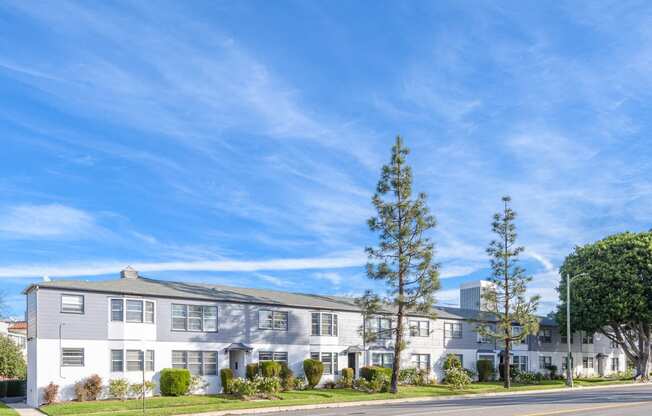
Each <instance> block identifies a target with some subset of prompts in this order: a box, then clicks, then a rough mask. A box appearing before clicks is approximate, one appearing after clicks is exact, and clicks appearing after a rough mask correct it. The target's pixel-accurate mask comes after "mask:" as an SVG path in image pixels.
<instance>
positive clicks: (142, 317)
mask: <svg viewBox="0 0 652 416" xmlns="http://www.w3.org/2000/svg"><path fill="white" fill-rule="evenodd" d="M110 305H111V321H112V322H122V321H126V322H129V323H146V324H153V323H154V309H155V308H154V302H153V301H150V300H144V299H125V298H111V299H110Z"/></svg>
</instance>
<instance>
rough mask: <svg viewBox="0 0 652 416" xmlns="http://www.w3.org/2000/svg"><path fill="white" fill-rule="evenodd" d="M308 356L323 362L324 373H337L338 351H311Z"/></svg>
mask: <svg viewBox="0 0 652 416" xmlns="http://www.w3.org/2000/svg"><path fill="white" fill-rule="evenodd" d="M310 358H311V359H313V360H317V361H321V363H322V364H324V374H338V371H339V364H338V353H336V352H322V353H318V352H311V353H310Z"/></svg>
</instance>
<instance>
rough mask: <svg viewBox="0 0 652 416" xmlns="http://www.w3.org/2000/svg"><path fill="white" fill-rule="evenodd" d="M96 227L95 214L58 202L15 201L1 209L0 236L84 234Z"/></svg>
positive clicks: (67, 236)
mask: <svg viewBox="0 0 652 416" xmlns="http://www.w3.org/2000/svg"><path fill="white" fill-rule="evenodd" d="M98 230H99V227H98V225H97V224H96V222H95V219H94V217H93V216H92V215H91V214H89V213H87V212H85V211H83V210H80V209H77V208H73V207H69V206H66V205H61V204H46V205H17V206H12V207H6V208H5V209H4V210H0V233H2V234H0V238H4V239H13V238H39V239H48V238H83V237H88V236H89V235H90V234H92V233H94V232H96V231H98Z"/></svg>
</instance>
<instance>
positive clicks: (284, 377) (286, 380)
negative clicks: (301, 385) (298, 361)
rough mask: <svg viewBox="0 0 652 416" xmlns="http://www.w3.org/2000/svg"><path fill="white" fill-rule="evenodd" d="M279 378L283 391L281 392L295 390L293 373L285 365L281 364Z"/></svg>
mask: <svg viewBox="0 0 652 416" xmlns="http://www.w3.org/2000/svg"><path fill="white" fill-rule="evenodd" d="M280 377H281V388H282V389H283V391H288V390H292V389H294V388H295V385H296V382H295V379H294V372H293V371H292V369H291V368H290V367H289V366H288V365H287V364H286V363H282V364H281V374H280Z"/></svg>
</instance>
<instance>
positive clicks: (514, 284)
mask: <svg viewBox="0 0 652 416" xmlns="http://www.w3.org/2000/svg"><path fill="white" fill-rule="evenodd" d="M502 201H503V204H504V208H503V211H502V212H500V213H496V214H494V220H493V222H492V224H491V228H492V231H493V232H494V233H495V234H496V237H497V238H496V239H495V240H493V241H491V243H490V244H489V247H488V248H487V254H488V255H489V256H490V258H491V260H490V262H491V273H492V276H491V278H490V279H489V280H490V281H491V283H492V285H491V286H489V287H486V288H484V290H483V293H482V298H483V300H484V301H485V305H486V306H485V307H486V309H487V311H488V312H491V313H493V314H494V315H495V316H496V320H497V322H496V328H495V329H493V328H491V327H490V326H489V325H487V324H481V325H480V326H479V327H478V331H479V332H480V334H482V335H483V336H486V337H489V338H493V339H496V340H499V341H500V342H501V343H502V344H503V345H504V348H503V357H504V359H503V370H504V377H503V378H504V387H505V388H506V389H508V388H510V387H511V377H510V374H509V370H510V367H509V365H510V359H509V357H510V351H511V348H512V343H514V342H521V341H523V340H524V339H525V338H526V337H527V336H528V335H529V334H534V333H536V332H537V331H538V330H539V320H538V318H537V317H536V315H535V313H536V310H537V307H538V305H539V296H533V297H531V298H529V299H527V297H526V291H527V284H528V283H529V282H530V281H531V280H532V277H531V276H527V275H526V274H525V269H524V268H523V267H521V266H520V265H519V263H518V262H519V255H520V254H521V253H522V252H523V250H525V248H524V247H522V246H518V245H517V244H516V237H517V234H516V225H515V224H514V220H515V219H516V212H515V211H514V210H512V209H511V208H510V206H509V203H510V202H511V198H510V197H509V196H504V197H503V198H502ZM514 326H518V327H519V328H520V331H514Z"/></svg>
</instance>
